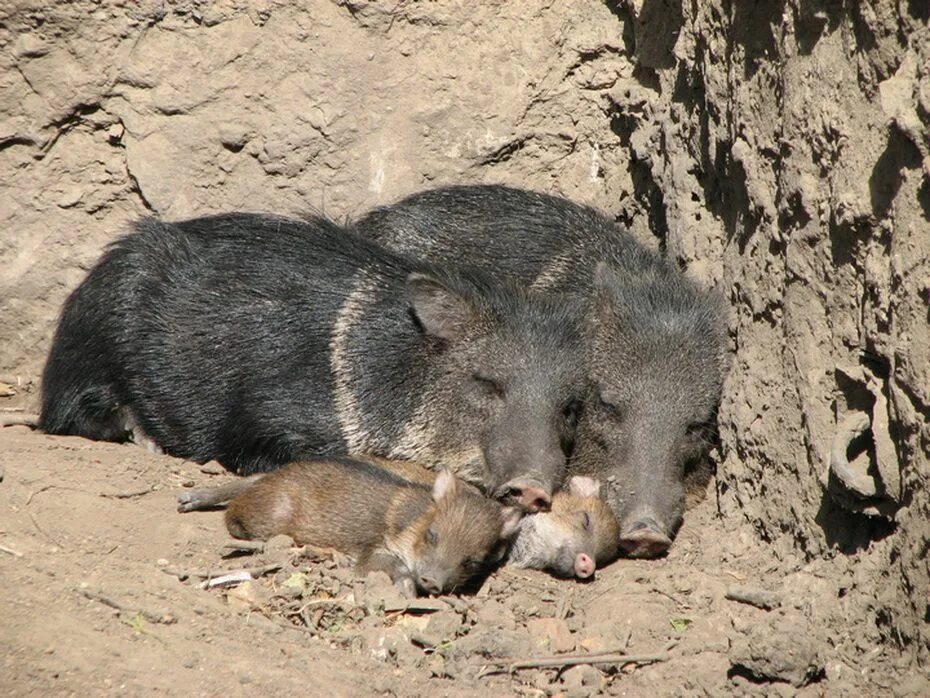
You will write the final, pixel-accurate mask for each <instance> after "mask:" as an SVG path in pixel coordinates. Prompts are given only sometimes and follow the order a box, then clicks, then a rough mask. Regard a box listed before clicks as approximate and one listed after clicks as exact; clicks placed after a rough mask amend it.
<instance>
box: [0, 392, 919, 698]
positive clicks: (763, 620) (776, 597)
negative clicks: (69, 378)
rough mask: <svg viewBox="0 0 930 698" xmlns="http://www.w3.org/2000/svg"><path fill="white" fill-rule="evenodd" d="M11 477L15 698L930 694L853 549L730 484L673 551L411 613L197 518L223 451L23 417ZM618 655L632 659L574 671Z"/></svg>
mask: <svg viewBox="0 0 930 698" xmlns="http://www.w3.org/2000/svg"><path fill="white" fill-rule="evenodd" d="M33 397H34V396H33V395H32V394H31V393H30V392H29V391H28V389H27V390H26V391H22V390H21V392H20V394H19V395H18V396H17V397H14V398H8V399H6V400H4V401H3V404H2V405H0V406H2V407H3V408H4V409H5V410H7V411H6V412H4V414H16V413H14V412H9V410H11V409H16V408H17V407H18V406H19V405H20V404H22V403H23V402H26V403H27V404H28V403H29V401H30V400H32V399H33ZM0 469H2V473H3V480H2V482H0V546H2V547H0V574H2V579H3V582H4V584H3V589H4V593H3V595H2V596H0V617H2V618H3V632H2V633H0V654H2V656H3V657H4V659H3V667H2V671H0V677H2V678H0V686H2V688H3V691H4V693H5V694H6V695H49V694H51V693H55V694H72V695H89V694H95V693H107V694H109V693H114V694H116V693H119V694H128V695H139V694H149V693H158V694H165V693H170V694H175V695H180V694H184V695H193V694H197V695H240V694H247V693H253V692H256V691H261V692H262V693H264V694H269V695H279V694H284V693H290V692H303V693H307V692H309V693H310V694H311V695H323V694H326V695H366V694H371V693H379V694H382V695H398V696H413V695H424V696H425V695H430V696H432V695H479V694H484V695H487V694H488V693H489V692H490V694H492V695H503V694H515V695H534V696H544V695H559V694H562V695H566V696H588V695H593V694H595V693H597V692H599V691H603V692H604V693H606V694H609V695H645V694H649V695H670V696H671V695H707V694H713V695H720V694H724V693H737V694H759V695H763V694H764V695H771V694H773V693H775V694H784V695H795V694H800V695H823V694H824V693H831V694H834V695H839V694H848V693H852V692H854V691H856V692H865V693H866V694H876V693H878V692H881V693H886V692H887V691H889V690H892V689H894V690H896V691H897V694H899V695H920V694H921V692H926V691H927V690H930V682H928V681H927V680H926V678H925V677H921V676H920V675H919V674H918V673H915V672H914V671H912V670H911V669H909V668H908V667H909V666H910V665H911V658H910V657H908V656H906V655H904V654H898V653H894V652H889V650H888V648H887V647H886V646H883V645H882V644H881V643H880V642H879V638H877V637H875V636H874V635H870V634H869V632H868V630H867V629H864V628H865V627H866V626H867V624H865V623H859V624H858V625H857V623H856V621H855V620H854V619H851V618H849V617H847V616H846V615H845V613H844V610H845V609H844V608H843V602H842V601H838V600H837V597H840V598H842V597H844V596H848V598H850V599H852V598H853V597H854V596H855V579H854V577H853V576H851V570H850V564H849V561H848V560H847V559H846V558H844V557H838V558H836V559H834V560H833V561H829V562H816V563H811V564H802V562H801V561H799V560H798V559H796V558H794V557H793V556H792V555H791V554H790V551H787V550H785V549H784V548H779V547H778V546H775V545H772V544H769V543H763V542H760V541H759V540H758V538H757V536H756V535H755V534H754V533H753V532H752V530H751V529H750V527H749V526H746V525H743V524H740V523H739V522H737V521H734V520H732V519H723V518H721V517H720V516H719V515H718V514H717V506H716V502H715V498H714V497H713V496H711V497H709V498H708V499H707V500H705V502H704V503H702V504H700V505H699V506H698V507H697V508H696V509H694V510H693V511H691V512H690V514H689V516H688V519H687V522H686V524H685V526H684V528H683V529H682V531H681V533H680V535H679V537H678V540H677V541H676V544H675V546H674V547H673V549H672V552H671V554H670V555H669V556H668V557H667V558H665V559H662V560H656V561H640V560H620V561H618V562H616V563H614V564H613V565H611V566H609V567H608V568H606V569H604V570H601V571H599V572H598V574H597V576H596V579H595V580H594V581H592V582H590V583H578V582H573V581H560V580H556V579H554V578H552V577H550V576H548V575H546V574H544V573H541V572H533V571H523V570H512V569H508V568H504V569H502V570H499V571H497V572H496V573H494V574H493V575H492V576H491V577H490V578H489V579H488V580H486V581H485V582H484V584H483V585H482V586H481V588H480V589H479V590H477V592H476V593H475V594H474V595H471V596H463V597H443V598H439V599H426V600H420V601H419V602H414V603H411V604H409V607H408V604H407V603H406V602H404V601H403V600H402V599H400V598H398V597H397V596H396V595H395V594H394V593H393V591H392V589H391V586H390V584H388V583H387V582H386V578H384V579H381V578H377V577H374V576H373V577H371V578H369V579H367V580H359V579H356V578H355V577H354V574H353V572H352V570H351V566H350V563H349V561H348V560H346V559H344V558H342V557H341V556H338V555H337V556H335V558H334V557H333V556H330V555H325V554H319V553H315V552H312V551H302V550H300V549H293V548H291V547H289V546H288V545H287V543H286V541H285V542H284V545H283V547H280V546H276V545H269V546H268V549H266V550H264V551H260V552H246V553H237V552H235V551H231V550H228V549H226V548H225V547H224V546H225V545H226V544H228V543H229V542H230V539H229V538H228V536H227V534H226V532H225V528H224V526H223V522H222V515H221V512H218V511H214V512H200V513H193V514H178V513H177V512H176V510H175V507H176V502H175V498H176V496H177V493H178V492H179V491H181V490H182V489H183V488H185V487H191V486H204V485H209V484H218V483H220V482H222V481H224V480H226V479H228V478H229V477H230V476H229V475H228V474H226V473H225V472H224V471H223V470H222V469H221V468H219V467H218V466H215V465H214V464H207V465H206V466H200V465H197V464H194V463H190V462H186V461H182V460H178V459H175V458H170V457H167V456H162V455H154V454H149V453H147V452H145V451H144V450H143V449H141V448H139V447H136V446H134V445H131V444H126V445H120V444H107V443H97V442H92V441H88V440H85V439H80V438H74V437H52V436H48V435H45V434H41V433H38V432H33V431H32V430H30V429H29V428H27V427H23V426H15V427H7V428H3V429H0ZM243 569H247V570H252V571H253V573H254V575H255V577H256V579H255V580H254V581H250V582H247V583H244V584H241V583H240V584H236V585H232V586H218V587H214V588H211V589H203V588H201V587H202V583H203V581H204V580H203V578H202V577H201V575H200V573H206V572H210V573H212V574H213V575H214V576H216V575H218V574H220V573H221V572H222V571H227V570H228V571H237V570H243ZM872 572H873V573H878V572H879V571H878V570H872ZM734 596H735V597H739V598H743V597H748V598H743V600H742V601H740V600H734V599H732V598H728V597H734ZM747 601H748V602H749V603H747ZM857 633H862V634H861V635H859V634H857ZM598 652H600V653H604V652H607V653H609V654H613V655H618V654H619V655H623V656H628V657H630V659H629V660H628V661H626V660H625V661H618V660H617V659H616V657H615V658H614V660H612V661H609V662H604V663H598V662H597V661H596V658H594V657H593V656H592V657H591V658H590V659H589V660H588V663H583V664H579V665H578V666H571V664H570V662H571V661H581V662H584V661H585V660H584V658H583V657H584V656H586V655H593V653H598ZM553 655H555V656H557V657H560V658H561V659H558V660H557V661H556V662H555V664H556V666H554V667H552V668H527V669H518V670H514V671H513V672H510V671H509V666H510V665H509V663H508V661H507V660H510V662H512V661H515V660H516V659H534V658H535V659H539V658H544V657H550V656H553ZM576 657H582V658H581V659H578V660H575V658H576ZM637 658H639V659H637ZM497 661H502V662H503V664H497V663H496V662H497Z"/></svg>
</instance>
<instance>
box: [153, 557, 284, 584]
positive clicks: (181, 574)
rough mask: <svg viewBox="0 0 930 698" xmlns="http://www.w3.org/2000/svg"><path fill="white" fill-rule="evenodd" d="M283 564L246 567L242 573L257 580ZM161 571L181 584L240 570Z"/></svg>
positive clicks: (165, 569)
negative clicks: (190, 580) (191, 579)
mask: <svg viewBox="0 0 930 698" xmlns="http://www.w3.org/2000/svg"><path fill="white" fill-rule="evenodd" d="M283 566H284V565H283V563H280V562H272V563H270V564H268V565H261V566H260V567H247V568H245V569H244V570H241V571H243V572H248V573H249V574H250V575H251V576H252V578H253V579H257V578H258V577H261V576H262V575H265V574H268V573H269V572H274V571H276V570H279V569H281V568H282V567H283ZM162 571H163V572H165V574H170V575H172V576H173V577H177V578H178V579H180V580H181V581H182V582H183V581H184V580H185V579H190V578H191V577H196V578H198V579H212V578H213V577H222V576H223V575H224V574H230V573H232V572H239V571H240V570H179V569H176V568H174V567H164V568H162Z"/></svg>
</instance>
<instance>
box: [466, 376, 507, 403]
mask: <svg viewBox="0 0 930 698" xmlns="http://www.w3.org/2000/svg"><path fill="white" fill-rule="evenodd" d="M472 379H473V380H474V381H475V383H476V384H477V386H478V388H479V389H480V390H481V391H482V392H484V393H486V394H487V395H490V396H491V397H496V398H502V397H504V387H503V386H502V385H501V384H500V382H499V381H496V380H494V379H493V378H489V377H488V376H484V375H481V374H479V373H475V374H474V375H472Z"/></svg>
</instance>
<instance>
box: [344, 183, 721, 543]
mask: <svg viewBox="0 0 930 698" xmlns="http://www.w3.org/2000/svg"><path fill="white" fill-rule="evenodd" d="M355 227H356V229H357V230H358V231H359V232H360V233H361V234H363V235H365V236H367V237H370V238H371V239H373V240H376V241H378V242H380V243H381V244H384V245H385V246H387V247H390V248H391V249H394V250H397V251H399V252H402V253H405V254H410V255H412V256H417V257H420V258H422V259H424V260H427V261H429V262H431V263H435V264H442V265H450V266H451V265H468V266H473V267H477V268H479V269H484V270H487V271H493V272H494V273H497V274H501V275H502V276H505V277H507V278H511V279H514V280H515V281H518V282H520V283H522V284H523V285H524V286H525V287H527V288H533V289H550V290H555V291H560V292H564V293H567V294H571V295H576V296H580V297H583V298H586V299H588V300H589V303H590V305H589V309H588V312H587V321H586V345H587V356H588V366H587V374H588V376H589V378H590V379H591V382H592V383H593V386H594V390H593V391H592V393H591V395H590V398H589V399H588V400H586V401H585V404H584V407H583V414H582V416H581V418H580V422H579V425H578V433H577V439H576V448H575V453H574V456H573V459H572V462H571V464H570V465H569V472H570V473H574V474H583V475H591V476H592V477H594V478H596V479H598V480H600V481H601V482H604V483H605V484H606V485H607V487H606V489H607V493H606V494H607V501H608V502H609V503H610V505H611V507H612V508H613V510H614V512H615V513H616V515H617V518H618V519H619V520H620V528H621V533H620V535H621V541H620V542H621V545H622V546H623V548H624V549H625V550H626V552H627V553H628V554H630V555H633V556H642V557H647V556H655V555H660V554H662V553H664V552H665V551H666V550H667V548H668V546H669V545H670V544H671V538H672V536H673V535H674V533H675V530H676V529H677V527H678V524H679V522H680V520H681V515H682V511H683V508H684V498H685V492H686V486H687V485H689V484H691V483H693V484H696V485H698V486H700V485H706V480H705V481H704V482H701V480H700V478H699V477H696V475H701V474H702V473H701V470H700V468H696V467H695V466H696V465H698V464H702V463H703V461H704V456H705V455H706V452H707V445H708V438H707V436H708V434H711V433H713V430H714V419H715V410H716V406H717V403H718V401H719V397H720V392H721V388H722V383H723V378H724V375H725V373H726V349H725V347H726V323H725V316H724V309H723V304H722V303H721V302H720V299H718V298H717V297H716V296H714V295H713V294H710V293H708V292H706V291H703V290H701V289H700V288H699V287H698V286H697V285H696V284H695V283H693V282H692V281H690V280H689V279H687V278H686V277H685V276H684V274H682V273H681V272H680V271H679V270H678V269H677V268H676V267H675V266H674V265H672V264H671V263H669V262H667V261H666V260H664V259H662V258H661V257H660V256H659V255H657V254H655V253H653V252H651V251H650V250H648V249H647V248H645V247H644V246H642V245H640V244H639V243H638V242H637V241H636V240H634V239H633V237H632V236H630V235H629V234H628V233H627V232H626V231H623V230H621V229H619V228H618V227H617V225H615V224H614V222H613V221H612V220H610V219H609V218H607V217H606V216H604V215H603V214H601V213H599V212H597V211H595V210H594V209H592V208H588V207H586V206H580V205H577V204H574V203H572V202H570V201H567V200H565V199H563V198H559V197H554V196H548V195H545V194H539V193H536V192H531V191H524V190H520V189H513V188H509V187H503V186H493V185H491V186H454V187H447V188H442V189H436V190H432V191H426V192H421V193H419V194H414V195H412V196H410V197H408V198H406V199H404V200H402V201H400V202H398V203H396V204H392V205H389V206H384V207H381V208H377V209H375V210H373V211H371V212H370V213H368V214H367V215H365V216H364V217H363V218H362V219H361V220H360V221H358V223H357V224H356V226H355Z"/></svg>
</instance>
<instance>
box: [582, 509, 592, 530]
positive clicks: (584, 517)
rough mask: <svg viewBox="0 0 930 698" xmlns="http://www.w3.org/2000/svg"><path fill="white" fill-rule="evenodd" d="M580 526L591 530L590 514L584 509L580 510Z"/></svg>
mask: <svg viewBox="0 0 930 698" xmlns="http://www.w3.org/2000/svg"><path fill="white" fill-rule="evenodd" d="M581 526H582V527H583V528H584V530H586V531H590V530H591V515H590V514H589V513H588V512H586V511H583V512H581Z"/></svg>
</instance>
